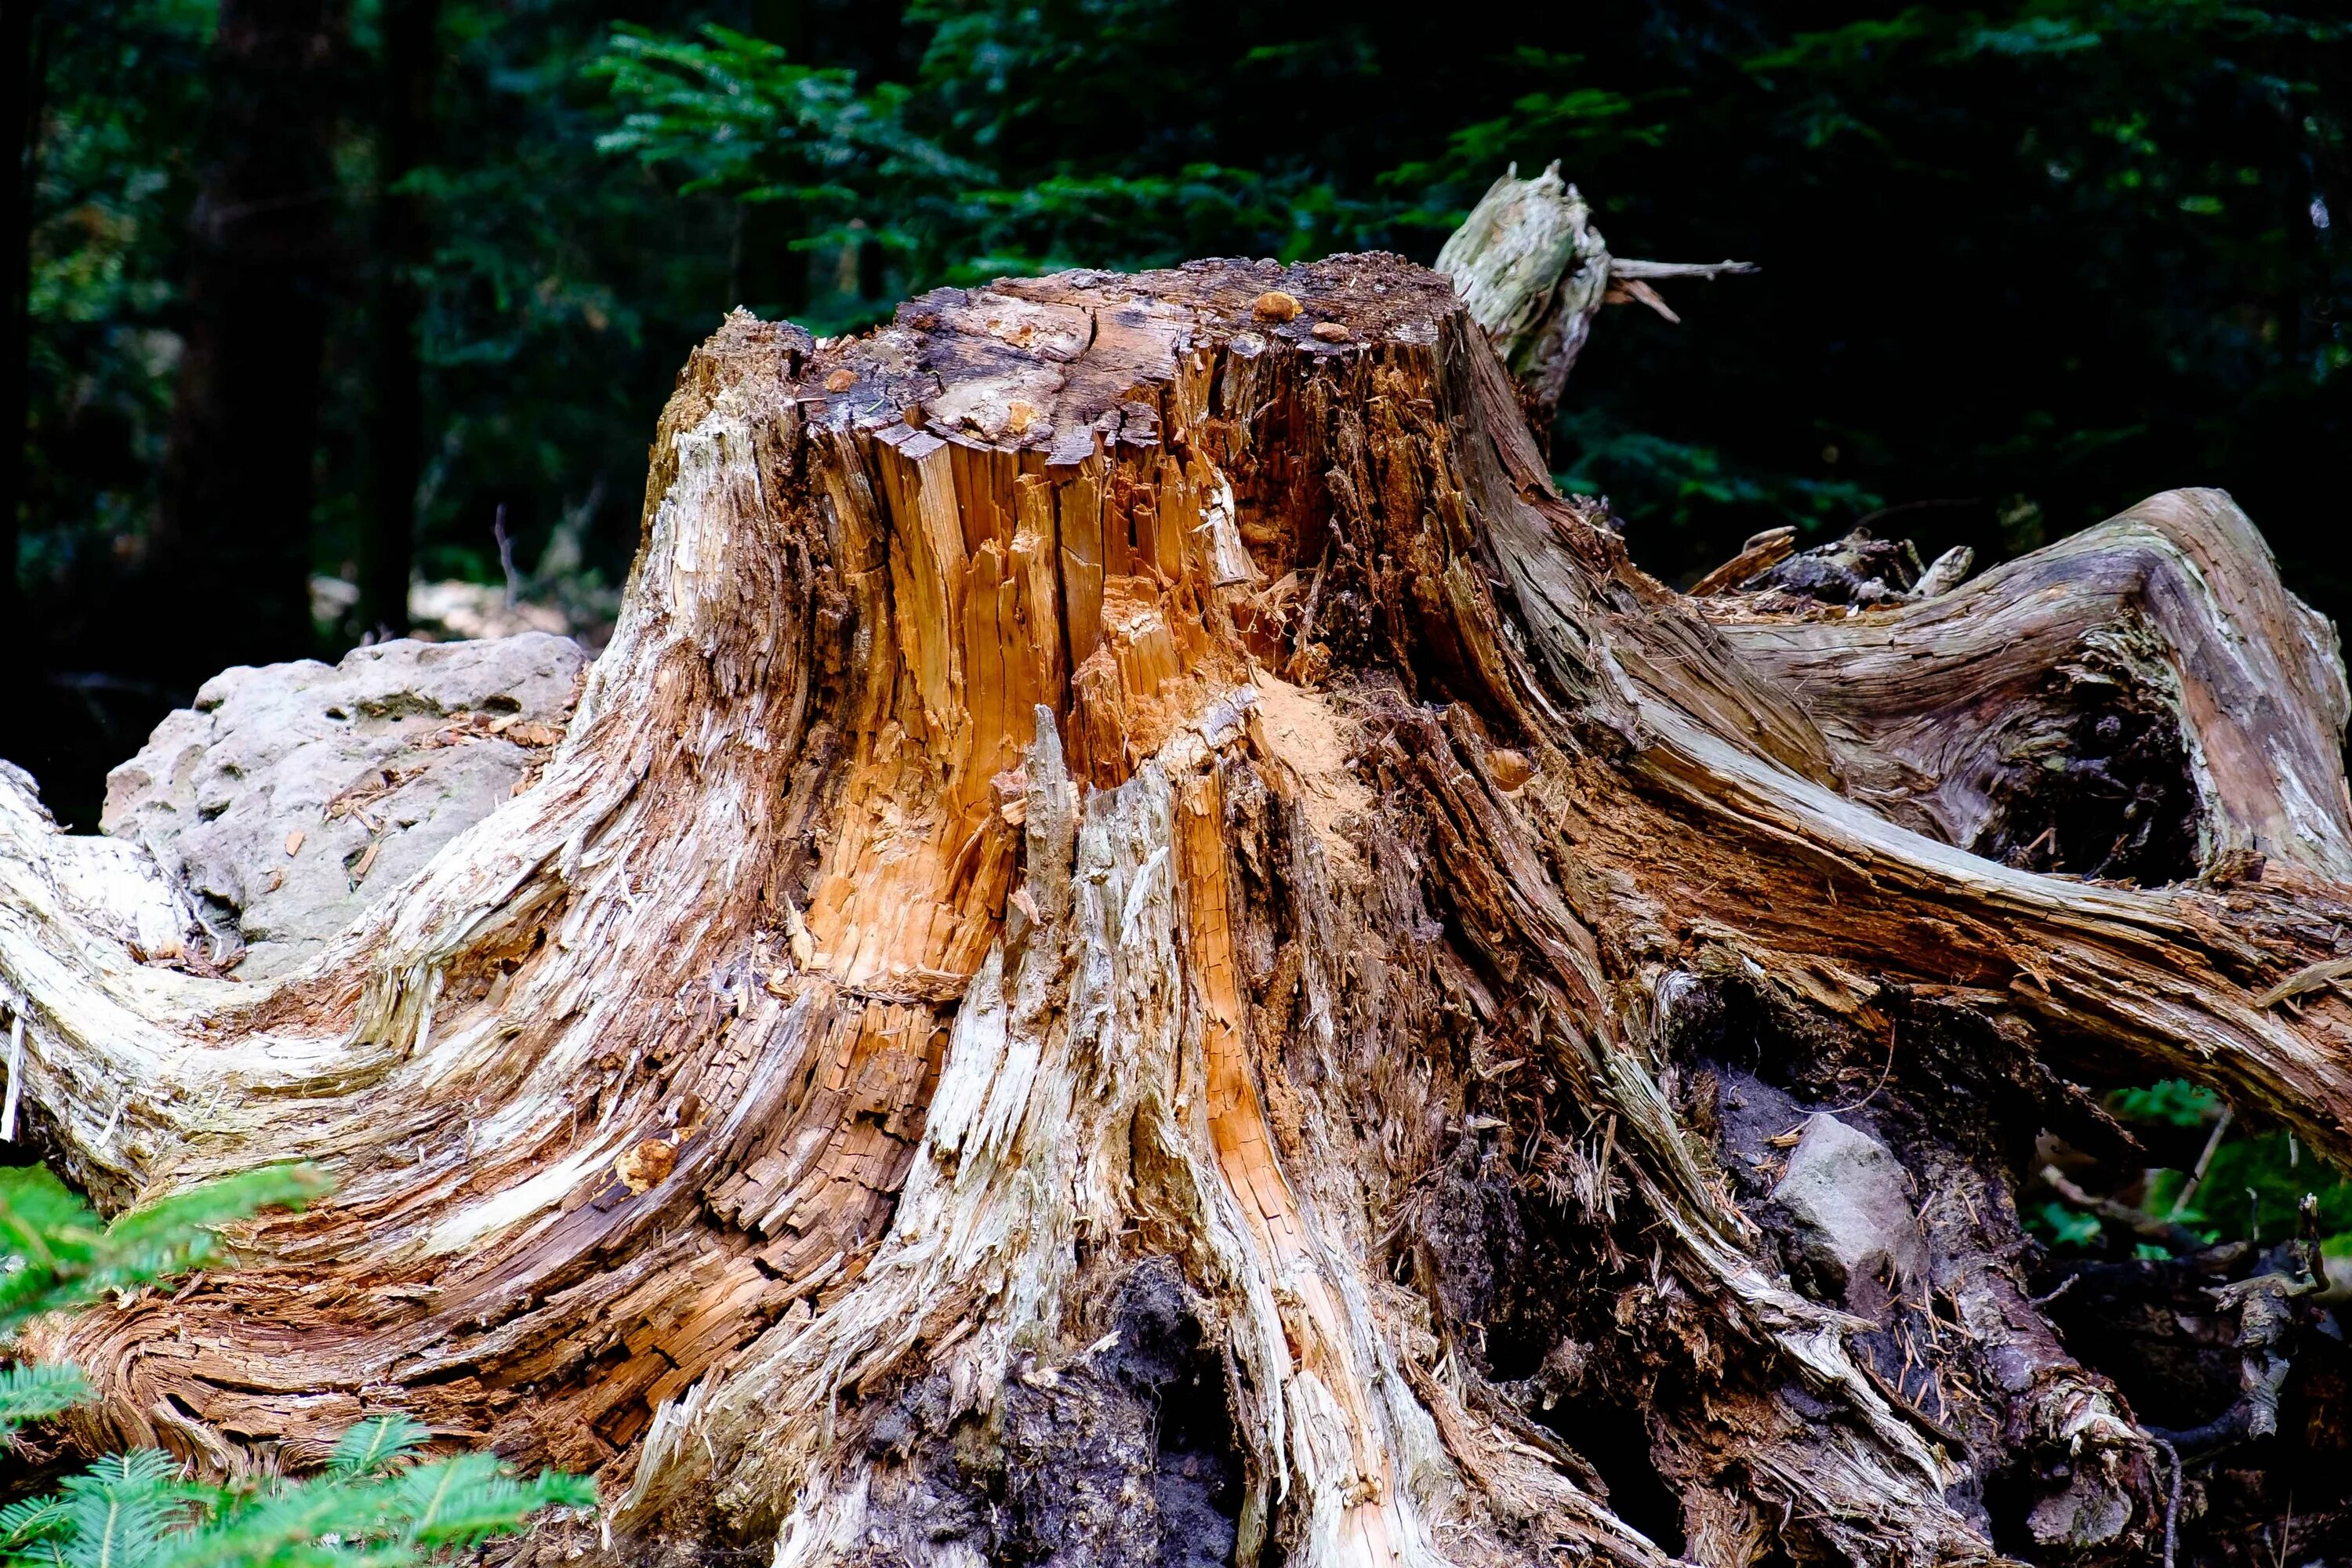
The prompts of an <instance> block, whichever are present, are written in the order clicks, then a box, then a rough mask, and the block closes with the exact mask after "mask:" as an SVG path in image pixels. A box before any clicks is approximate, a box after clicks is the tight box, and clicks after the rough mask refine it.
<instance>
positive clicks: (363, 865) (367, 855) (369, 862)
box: [352, 844, 383, 888]
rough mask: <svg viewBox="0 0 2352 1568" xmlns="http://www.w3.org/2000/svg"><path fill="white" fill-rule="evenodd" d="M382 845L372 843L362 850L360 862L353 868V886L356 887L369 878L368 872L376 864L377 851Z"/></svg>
mask: <svg viewBox="0 0 2352 1568" xmlns="http://www.w3.org/2000/svg"><path fill="white" fill-rule="evenodd" d="M382 847H383V846H382V845H380V844H371V845H369V846H368V847H367V848H366V849H364V850H362V852H361V854H360V863H359V864H358V865H356V866H354V867H352V886H353V887H354V888H356V887H358V886H359V885H360V884H361V883H362V882H364V881H366V880H367V874H368V872H369V871H370V870H371V869H373V868H374V866H375V852H376V851H377V850H378V849H381V848H382Z"/></svg>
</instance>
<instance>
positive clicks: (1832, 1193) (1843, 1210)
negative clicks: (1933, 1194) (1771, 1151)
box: [1772, 1111, 1927, 1316]
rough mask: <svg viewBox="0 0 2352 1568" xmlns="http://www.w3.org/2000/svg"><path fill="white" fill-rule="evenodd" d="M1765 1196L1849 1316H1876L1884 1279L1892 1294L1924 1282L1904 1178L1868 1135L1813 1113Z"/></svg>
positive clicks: (1922, 1254) (1923, 1252)
mask: <svg viewBox="0 0 2352 1568" xmlns="http://www.w3.org/2000/svg"><path fill="white" fill-rule="evenodd" d="M1772 1196H1773V1197H1774V1198H1775V1199H1777V1200H1779V1202H1780V1205H1781V1206H1782V1207H1783V1208H1785V1209H1787V1210H1788V1211H1789V1213H1790V1215H1793V1216H1794V1217H1795V1218H1796V1221H1797V1223H1798V1226H1800V1227H1801V1233H1802V1241H1803V1246H1804V1248H1805V1254H1806V1258H1807V1260H1808V1261H1810V1262H1811V1263H1812V1264H1813V1266H1814V1267H1815V1268H1816V1269H1817V1270H1819V1271H1820V1272H1821V1273H1822V1274H1823V1275H1825V1276H1827V1278H1828V1279H1829V1280H1830V1282H1831V1283H1832V1285H1833V1286H1834V1287H1835V1288H1836V1289H1841V1290H1843V1292H1844V1294H1845V1297H1846V1300H1847V1304H1848V1305H1849V1306H1852V1307H1853V1308H1854V1309H1855V1310H1858V1311H1864V1312H1865V1313H1867V1314H1868V1315H1871V1316H1875V1315H1876V1308H1877V1307H1879V1306H1881V1305H1883V1304H1884V1296H1883V1286H1882V1285H1881V1283H1880V1282H1881V1281H1883V1280H1884V1279H1885V1277H1886V1276H1887V1275H1888V1274H1890V1273H1891V1274H1892V1275H1893V1277H1894V1281H1895V1285H1896V1287H1897V1288H1898V1289H1899V1288H1901V1287H1902V1286H1906V1285H1908V1284H1911V1283H1913V1282H1915V1281H1917V1280H1919V1279H1923V1278H1924V1277H1925V1275H1926V1273H1927V1243H1926V1242H1925V1241H1923V1240H1922V1239H1921V1238H1920V1235H1919V1225H1918V1221H1917V1219H1916V1216H1915V1215H1913V1214H1912V1212H1911V1180H1910V1176H1909V1174H1908V1173H1906V1171H1905V1170H1904V1169H1903V1166H1902V1164H1901V1163H1899V1162H1898V1161H1896V1159H1895V1156H1894V1155H1893V1154H1892V1153H1890V1152H1888V1151H1887V1148H1886V1146H1885V1144H1883V1143H1881V1142H1878V1140H1877V1139H1875V1138H1873V1137H1871V1136H1870V1134H1868V1133H1867V1132H1863V1131H1857V1130H1855V1129H1854V1128H1852V1127H1849V1126H1847V1125H1846V1124H1845V1123H1844V1122H1843V1121H1839V1120H1838V1119H1837V1118H1836V1117H1834V1116H1832V1115H1830V1114H1829V1113H1828V1112H1826V1111H1817V1112H1815V1113H1814V1114H1813V1115H1812V1116H1811V1118H1809V1119H1808V1120H1807V1121H1806V1122H1805V1127H1804V1131H1803V1132H1802V1134H1801V1135H1800V1136H1799V1138H1798V1140H1797V1146H1796V1147H1795V1148H1794V1149H1791V1150H1790V1152H1789V1168H1788V1170H1787V1172H1786V1173H1783V1174H1782V1175H1781V1177H1780V1184H1779V1185H1778V1186H1776V1187H1774V1188H1773V1189H1772Z"/></svg>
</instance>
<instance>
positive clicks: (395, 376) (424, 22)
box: [359, 0, 441, 637]
mask: <svg viewBox="0 0 2352 1568" xmlns="http://www.w3.org/2000/svg"><path fill="white" fill-rule="evenodd" d="M440 21H441V5H440V0H390V3H389V4H387V5H385V7H384V12H383V95H384V97H383V140H382V143H381V146H382V153H383V168H382V170H381V171H380V175H381V182H382V194H381V195H379V196H378V197H377V204H376V240H375V256H374V262H375V267H376V295H375V308H374V310H373V319H372V323H371V324H372V326H373V331H374V334H375V344H374V357H375V424H374V428H373V432H372V439H373V458H372V463H373V468H372V472H371V474H370V483H369V491H368V510H367V515H366V518H365V520H364V521H363V523H362V530H361V534H360V602H359V622H360V625H361V626H362V627H364V628H366V629H368V630H371V631H374V632H377V633H379V634H383V635H388V636H393V637H400V636H404V635H406V633H407V631H408V579H409V575H410V571H411V563H412V562H413V559H414V557H415V538H416V486H417V482H418V479H419V478H420V477H421V475H422V473H423V461H424V443H425V387H424V381H423V374H422V371H423V366H422V363H421V356H420V354H419V352H418V346H417V332H418V330H419V328H420V326H421V324H422V323H421V319H420V318H421V293H420V290H419V288H418V283H417V272H418V269H419V268H422V267H423V266H424V265H425V262H426V261H427V260H428V259H429V258H430V254H431V240H430V237H429V236H428V235H427V234H426V232H425V214H424V203H423V202H422V201H421V200H420V199H419V198H418V197H416V196H415V195H413V194H410V193H408V192H405V191H402V190H400V189H399V188H398V187H399V184H400V182H401V181H402V180H404V178H406V177H407V176H408V175H409V174H413V173H415V171H416V170H417V169H418V168H419V167H421V166H422V165H423V164H424V163H425V159H426V157H427V156H428V150H429V147H430V142H431V136H432V127H433V84H434V79H435V75H436V61H437V59H438V50H439V42H438V37H437V35H438V32H439V28H440Z"/></svg>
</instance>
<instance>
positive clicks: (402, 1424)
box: [327, 1411, 426, 1476]
mask: <svg viewBox="0 0 2352 1568" xmlns="http://www.w3.org/2000/svg"><path fill="white" fill-rule="evenodd" d="M425 1436H426V1433H425V1428H424V1427H422V1426H418V1425H417V1424H416V1423H415V1421H413V1420H411V1419H410V1418H409V1417H408V1416H406V1415H402V1414H400V1413H399V1412H397V1411H395V1412H394V1413H393V1414H392V1415H377V1416H372V1417H370V1418H369V1419H368V1420H365V1421H362V1422H361V1423H360V1424H359V1425H358V1426H354V1427H352V1429H351V1430H350V1431H348V1432H346V1433H344V1434H343V1435H342V1437H341V1439H340V1440H339V1441H338V1442H337V1443H336V1444H335V1451H334V1454H333V1456H332V1457H331V1458H329V1459H328V1461H327V1473H328V1474H329V1475H331V1476H380V1475H384V1474H387V1473H389V1472H390V1471H391V1470H393V1469H394V1468H396V1467H397V1466H399V1465H400V1464H402V1463H403V1462H404V1461H405V1460H406V1459H407V1458H410V1456H411V1455H412V1454H413V1453H414V1452H415V1449H416V1448H417V1447H419V1446H420V1445H421V1444H423V1443H424V1441H425Z"/></svg>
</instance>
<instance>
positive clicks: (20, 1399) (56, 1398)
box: [0, 1362, 90, 1432]
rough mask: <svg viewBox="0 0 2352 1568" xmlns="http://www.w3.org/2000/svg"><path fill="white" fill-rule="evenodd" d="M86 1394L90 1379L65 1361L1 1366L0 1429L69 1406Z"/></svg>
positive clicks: (1, 1430) (8, 1427)
mask: <svg viewBox="0 0 2352 1568" xmlns="http://www.w3.org/2000/svg"><path fill="white" fill-rule="evenodd" d="M89 1394H90V1388H89V1379H88V1378H86V1377H84V1376H82V1374H81V1368H79V1367H78V1366H74V1365H71V1364H70V1363H64V1362H53V1363H22V1364H19V1365H16V1366H11V1367H5V1368H0V1432H5V1431H7V1430H9V1429H10V1428H12V1427H16V1426H23V1425H24V1424H25V1423H26V1422H27V1421H37V1420H39V1419H40V1418H41V1417H42V1416H44V1415H56V1414H57V1413H58V1411H60V1410H66V1409H70V1408H71V1407H72V1406H74V1405H79V1404H80V1403H81V1402H82V1401H83V1400H85V1399H88V1398H89Z"/></svg>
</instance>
